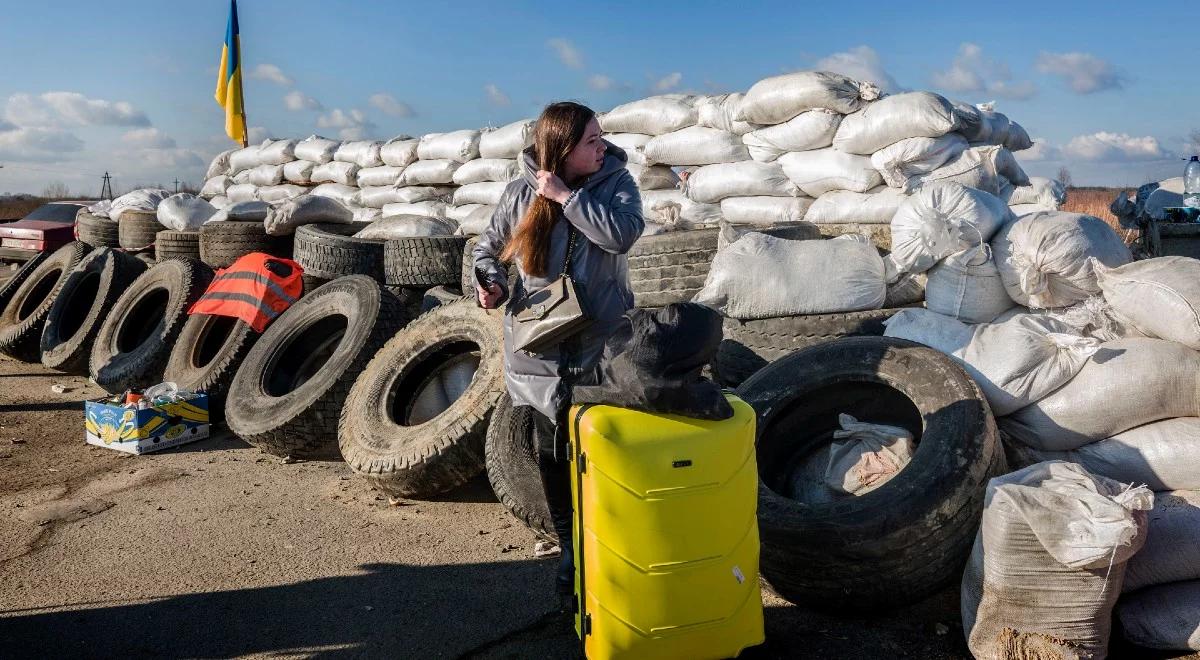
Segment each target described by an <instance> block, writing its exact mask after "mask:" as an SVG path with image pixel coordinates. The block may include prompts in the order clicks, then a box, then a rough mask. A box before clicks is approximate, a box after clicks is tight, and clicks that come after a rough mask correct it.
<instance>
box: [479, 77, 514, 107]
mask: <svg viewBox="0 0 1200 660" xmlns="http://www.w3.org/2000/svg"><path fill="white" fill-rule="evenodd" d="M483 93H484V94H486V95H487V100H488V103H491V104H492V105H494V106H497V107H501V108H503V107H506V106H510V105H512V99H510V98H508V94H505V93H504V91H503V90H501V89H500V88H499V87H497V86H495V85H494V84H492V83H488V84H486V85H484V86H483Z"/></svg>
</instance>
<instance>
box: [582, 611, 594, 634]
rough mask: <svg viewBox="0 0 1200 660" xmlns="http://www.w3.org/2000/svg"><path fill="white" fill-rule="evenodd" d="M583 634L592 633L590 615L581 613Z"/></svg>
mask: <svg viewBox="0 0 1200 660" xmlns="http://www.w3.org/2000/svg"><path fill="white" fill-rule="evenodd" d="M583 634H585V635H590V634H592V615H591V614H584V615H583Z"/></svg>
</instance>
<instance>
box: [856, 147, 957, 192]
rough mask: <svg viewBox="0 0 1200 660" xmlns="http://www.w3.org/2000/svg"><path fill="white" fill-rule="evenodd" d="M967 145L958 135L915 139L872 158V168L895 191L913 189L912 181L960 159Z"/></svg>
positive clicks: (884, 150) (877, 152)
mask: <svg viewBox="0 0 1200 660" xmlns="http://www.w3.org/2000/svg"><path fill="white" fill-rule="evenodd" d="M966 148H967V141H966V139H965V138H963V136H961V135H959V134H957V133H947V134H946V135H943V136H941V137H932V138H931V137H914V138H907V139H904V140H900V141H899V142H897V143H896V144H893V145H891V146H888V147H884V148H883V149H880V150H879V151H876V152H875V153H874V154H872V155H871V164H872V165H874V166H875V169H877V170H879V173H880V174H881V175H882V176H883V182H884V183H886V184H888V185H889V186H891V187H893V188H900V189H902V190H908V189H909V185H908V183H909V180H910V179H912V177H915V176H920V175H922V174H928V173H930V172H932V171H934V170H936V169H937V168H939V167H941V166H942V165H945V164H946V163H947V162H948V161H950V160H953V159H955V158H958V157H959V155H961V154H962V152H963V151H965V150H966Z"/></svg>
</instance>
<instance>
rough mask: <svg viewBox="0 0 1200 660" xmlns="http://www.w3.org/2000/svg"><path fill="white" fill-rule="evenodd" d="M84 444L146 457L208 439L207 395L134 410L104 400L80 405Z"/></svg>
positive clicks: (191, 396) (193, 396)
mask: <svg viewBox="0 0 1200 660" xmlns="http://www.w3.org/2000/svg"><path fill="white" fill-rule="evenodd" d="M83 412H84V428H85V429H86V430H87V441H88V444H91V445H97V446H99V447H108V448H109V449H116V450H117V451H123V452H126V453H129V454H147V453H149V452H152V451H158V450H160V449H167V448H170V447H178V446H179V445H183V444H187V443H189V442H194V441H196V440H203V439H204V438H207V437H208V395H207V394H192V395H190V396H188V398H186V399H183V400H181V401H176V402H173V403H167V404H163V405H161V406H157V407H151V408H146V409H144V410H138V409H137V408H125V407H122V406H120V405H117V404H114V403H109V402H108V401H107V400H106V399H99V400H97V401H85V402H84V411H83Z"/></svg>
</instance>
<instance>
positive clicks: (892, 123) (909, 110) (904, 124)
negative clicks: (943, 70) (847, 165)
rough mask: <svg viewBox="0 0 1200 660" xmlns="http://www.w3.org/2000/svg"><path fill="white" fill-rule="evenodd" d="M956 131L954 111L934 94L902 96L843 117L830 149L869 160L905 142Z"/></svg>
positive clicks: (922, 93) (908, 93) (895, 96)
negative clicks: (880, 151)
mask: <svg viewBox="0 0 1200 660" xmlns="http://www.w3.org/2000/svg"><path fill="white" fill-rule="evenodd" d="M956 128H958V123H957V121H956V119H955V116H954V110H953V107H952V106H951V105H950V102H949V101H947V100H946V99H945V98H943V97H941V96H939V95H938V94H934V93H933V92H905V93H903V94H893V95H891V96H885V97H883V98H881V99H879V100H878V101H875V102H874V103H870V104H867V106H866V107H864V108H863V109H862V110H859V111H858V112H855V113H853V114H849V115H846V117H845V119H843V120H842V123H841V126H839V127H838V130H837V135H835V136H834V138H833V146H834V147H837V148H838V149H839V150H841V151H844V152H846V153H850V154H861V155H864V156H869V155H871V154H873V153H875V152H876V151H879V150H880V149H883V148H884V147H888V146H891V145H893V144H896V143H897V142H899V141H900V140H903V139H906V138H913V137H941V136H943V135H945V134H947V133H949V132H951V131H953V130H955V129H956Z"/></svg>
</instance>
